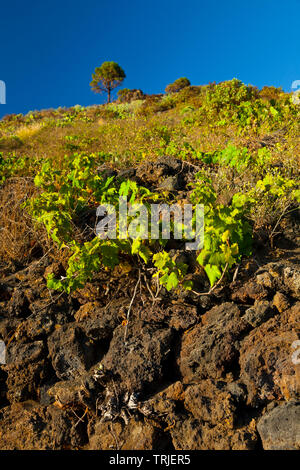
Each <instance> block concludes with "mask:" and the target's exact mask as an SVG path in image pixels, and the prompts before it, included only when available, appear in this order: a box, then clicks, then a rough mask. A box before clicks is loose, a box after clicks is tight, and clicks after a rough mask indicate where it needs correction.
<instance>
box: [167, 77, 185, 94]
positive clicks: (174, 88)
mask: <svg viewBox="0 0 300 470" xmlns="http://www.w3.org/2000/svg"><path fill="white" fill-rule="evenodd" d="M190 84H191V82H190V81H189V79H188V78H186V77H182V78H177V80H175V82H173V83H170V85H168V86H167V87H166V89H165V92H166V93H178V91H180V90H182V89H183V88H186V87H187V86H190Z"/></svg>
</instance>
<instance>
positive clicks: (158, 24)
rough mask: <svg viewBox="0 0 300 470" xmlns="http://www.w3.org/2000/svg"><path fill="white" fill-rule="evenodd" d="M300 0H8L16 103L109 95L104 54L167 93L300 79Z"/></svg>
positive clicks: (11, 106) (16, 107) (4, 73)
mask: <svg viewBox="0 0 300 470" xmlns="http://www.w3.org/2000/svg"><path fill="white" fill-rule="evenodd" d="M299 23H300V0H290V1H289V2H283V1H282V0H252V1H238V0H226V1H216V0H210V1H204V0H186V1H184V2H183V1H179V0H160V1H158V0H139V1H138V0H127V1H125V0H114V1H113V0H88V1H81V0H72V1H70V0H51V1H49V0H27V1H25V0H22V1H20V0H10V1H9V2H1V5H0V38H1V56H0V80H3V81H5V83H6V87H7V98H6V101H7V104H6V105H2V104H0V117H1V116H3V115H5V114H8V113H27V112H28V111H30V110H35V109H46V108H57V107H58V106H72V105H75V104H81V105H90V104H94V103H102V102H104V101H105V97H104V96H101V95H95V94H94V93H93V92H92V91H91V90H90V87H89V83H90V81H91V74H92V72H93V71H94V68H95V67H96V66H99V65H101V63H102V62H104V61H106V60H113V61H115V62H118V63H119V64H120V65H121V67H122V68H123V69H124V70H125V73H126V76H127V78H126V80H125V82H124V83H123V86H124V87H126V88H141V89H142V90H143V91H144V92H146V93H160V92H163V91H164V88H165V87H166V85H167V84H168V83H170V82H172V81H174V80H175V79H176V78H178V77H180V76H186V77H188V78H189V79H190V81H191V82H192V84H194V85H201V84H205V83H209V82H213V81H216V82H220V81H222V80H229V79H231V78H233V77H236V78H239V79H240V80H242V81H243V82H244V83H251V84H253V85H256V86H258V87H259V88H261V87H262V86H264V85H274V86H281V87H282V88H283V89H285V90H286V91H290V90H291V83H292V81H294V80H297V79H300V27H299Z"/></svg>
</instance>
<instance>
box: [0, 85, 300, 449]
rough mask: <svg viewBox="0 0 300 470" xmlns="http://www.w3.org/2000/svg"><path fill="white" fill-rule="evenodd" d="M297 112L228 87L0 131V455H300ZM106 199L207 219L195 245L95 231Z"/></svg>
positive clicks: (41, 114) (287, 99)
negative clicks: (194, 212)
mask: <svg viewBox="0 0 300 470" xmlns="http://www.w3.org/2000/svg"><path fill="white" fill-rule="evenodd" d="M137 98H138V99H137ZM299 110H300V107H299V104H295V103H293V101H292V97H291V95H290V94H287V93H284V92H283V91H282V90H281V89H278V88H274V87H264V88H263V89H262V90H258V89H257V88H255V87H252V86H246V85H244V84H243V83H241V82H240V81H238V80H236V79H233V80H231V81H228V82H223V83H220V84H214V83H213V84H209V85H207V86H199V87H195V86H186V87H185V88H183V89H182V90H181V91H179V92H174V93H168V94H164V95H149V96H146V95H144V94H143V93H142V92H139V91H138V90H136V91H135V92H124V93H123V94H120V98H119V100H117V101H115V102H113V103H110V104H106V105H95V106H90V107H87V108H84V107H82V106H79V105H77V106H74V107H73V108H68V109H65V108H59V109H57V110H43V111H32V112H30V113H28V114H27V115H25V116H24V115H8V116H5V117H4V118H3V119H2V120H1V121H0V182H1V188H0V198H1V205H0V207H1V209H0V211H1V235H2V236H1V240H0V302H1V312H0V339H2V340H3V341H4V342H5V345H6V349H7V355H6V364H4V365H2V366H0V435H1V436H2V437H1V440H0V448H1V449H69V448H72V449H112V448H113V449H155V450H168V451H170V450H172V449H183V450H188V449H198V450H199V449H226V450H227V449H255V450H258V449H262V448H264V449H300V441H299V422H300V420H299V417H300V416H299V414H300V369H299V368H300V361H299V359H298V356H297V354H298V350H299V343H297V341H298V340H299V339H300V269H299V259H300V238H299V223H300V219H299V201H300V188H299V160H300V158H299V157H300V120H299ZM120 197H123V198H124V197H126V198H127V200H128V203H129V205H130V204H134V203H143V204H144V205H145V207H146V208H147V209H149V210H150V207H152V206H151V204H165V205H172V204H178V205H179V206H180V207H182V208H183V207H184V205H185V204H190V205H191V206H193V208H195V207H196V206H197V205H203V206H204V224H205V226H204V246H203V248H202V249H201V250H197V251H196V250H194V251H193V250H192V251H190V250H187V249H186V245H185V242H186V240H185V239H181V240H179V239H177V238H176V236H175V234H176V223H175V220H174V217H171V224H170V230H171V237H170V239H169V240H166V239H164V238H163V237H162V236H160V237H159V238H158V239H155V238H154V237H152V238H149V237H147V238H145V239H142V238H137V239H133V237H130V236H126V237H124V238H121V237H118V236H116V237H115V238H112V239H104V238H101V237H98V236H97V235H96V231H95V230H96V227H97V223H98V219H97V216H96V210H97V207H98V206H99V205H101V204H102V205H103V204H110V205H111V206H113V207H118V203H119V198H120ZM129 205H128V208H129ZM128 210H129V209H128ZM116 211H117V216H118V215H119V213H118V209H116ZM131 215H132V214H131ZM119 220H120V219H119V218H118V217H117V234H118V233H119V231H120V230H121V227H120V224H119V223H118V221H119ZM160 222H161V219H160ZM157 225H159V224H157ZM148 228H149V230H150V229H151V223H149V225H148ZM297 348H298V349H297ZM297 430H298V431H297Z"/></svg>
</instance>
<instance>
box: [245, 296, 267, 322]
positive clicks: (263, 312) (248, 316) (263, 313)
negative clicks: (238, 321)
mask: <svg viewBox="0 0 300 470" xmlns="http://www.w3.org/2000/svg"><path fill="white" fill-rule="evenodd" d="M272 313H273V312H272V309H271V308H270V303H269V302H268V301H267V300H256V301H255V302H254V306H253V307H251V308H248V310H246V313H245V315H244V317H243V318H244V319H245V320H246V321H247V322H248V323H249V324H250V325H251V326H253V327H254V328H256V327H257V326H259V325H261V324H262V323H263V322H265V321H266V320H268V318H270V317H271V316H272Z"/></svg>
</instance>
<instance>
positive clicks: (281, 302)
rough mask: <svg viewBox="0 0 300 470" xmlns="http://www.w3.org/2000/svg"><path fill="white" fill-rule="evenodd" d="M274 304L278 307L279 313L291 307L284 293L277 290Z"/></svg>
mask: <svg viewBox="0 0 300 470" xmlns="http://www.w3.org/2000/svg"><path fill="white" fill-rule="evenodd" d="M273 306H274V307H276V308H277V310H278V312H279V313H282V312H284V311H285V310H287V309H288V308H290V302H289V300H288V298H287V297H286V296H285V295H284V294H282V293H281V292H276V294H275V295H274V298H273Z"/></svg>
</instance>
